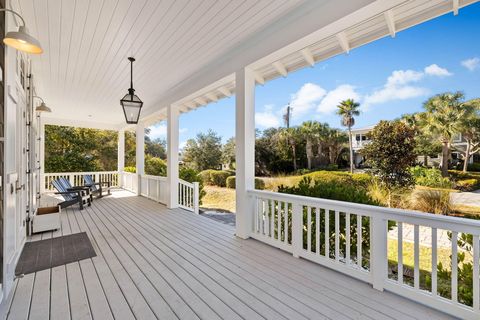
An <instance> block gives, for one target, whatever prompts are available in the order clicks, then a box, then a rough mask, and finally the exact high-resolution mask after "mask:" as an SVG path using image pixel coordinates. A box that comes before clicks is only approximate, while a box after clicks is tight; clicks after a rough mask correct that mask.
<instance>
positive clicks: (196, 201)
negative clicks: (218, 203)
mask: <svg viewBox="0 0 480 320" xmlns="http://www.w3.org/2000/svg"><path fill="white" fill-rule="evenodd" d="M193 212H194V213H195V214H199V213H200V184H199V183H198V182H194V183H193Z"/></svg>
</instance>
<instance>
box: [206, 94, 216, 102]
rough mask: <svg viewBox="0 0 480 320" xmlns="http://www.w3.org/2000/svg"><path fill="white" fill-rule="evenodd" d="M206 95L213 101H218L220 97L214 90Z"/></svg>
mask: <svg viewBox="0 0 480 320" xmlns="http://www.w3.org/2000/svg"><path fill="white" fill-rule="evenodd" d="M205 96H206V97H207V98H208V99H209V100H211V101H213V102H217V101H218V97H217V96H216V95H215V94H214V93H213V92H208V93H206V94H205Z"/></svg>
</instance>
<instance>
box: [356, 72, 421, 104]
mask: <svg viewBox="0 0 480 320" xmlns="http://www.w3.org/2000/svg"><path fill="white" fill-rule="evenodd" d="M423 77H424V73H423V72H419V71H414V70H395V71H393V72H392V74H391V75H390V76H389V77H388V79H387V82H386V83H385V84H384V85H383V87H382V88H381V89H379V90H376V91H374V92H373V93H372V94H370V95H367V96H366V97H365V100H364V102H363V109H365V110H368V108H369V107H370V106H371V105H373V104H380V103H386V102H389V101H393V100H406V99H410V98H415V97H419V96H422V95H425V94H427V93H428V91H427V90H426V89H425V88H421V87H417V86H413V85H412V83H415V82H418V81H420V80H421V79H422V78H423Z"/></svg>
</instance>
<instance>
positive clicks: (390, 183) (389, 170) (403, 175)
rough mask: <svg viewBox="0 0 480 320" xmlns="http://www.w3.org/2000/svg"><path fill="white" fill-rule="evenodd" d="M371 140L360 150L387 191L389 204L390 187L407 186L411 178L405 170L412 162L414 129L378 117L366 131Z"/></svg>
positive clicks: (412, 164)
mask: <svg viewBox="0 0 480 320" xmlns="http://www.w3.org/2000/svg"><path fill="white" fill-rule="evenodd" d="M370 138H371V143H369V144H368V145H366V146H365V147H364V148H363V150H362V153H363V154H364V155H365V156H366V157H367V163H368V164H370V165H371V166H372V168H373V170H372V171H373V173H374V175H375V176H376V177H377V178H378V180H379V181H380V183H381V185H382V186H383V187H385V188H386V190H387V191H388V198H389V199H388V203H389V206H390V205H391V196H392V192H393V191H397V190H401V189H404V188H409V187H411V186H413V185H414V179H413V177H412V174H411V172H410V170H409V168H410V167H412V166H414V165H415V159H416V156H415V153H414V150H415V131H414V130H413V129H412V128H410V127H409V126H407V125H406V124H405V123H403V122H400V121H380V123H379V124H377V125H376V126H375V128H373V130H372V131H371V132H370Z"/></svg>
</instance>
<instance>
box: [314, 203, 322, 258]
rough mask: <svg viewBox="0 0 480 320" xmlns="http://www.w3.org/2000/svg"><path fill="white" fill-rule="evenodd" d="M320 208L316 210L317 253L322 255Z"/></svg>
mask: <svg viewBox="0 0 480 320" xmlns="http://www.w3.org/2000/svg"><path fill="white" fill-rule="evenodd" d="M320 230H321V227H320V208H316V209H315V247H316V248H315V253H316V254H317V255H319V254H320Z"/></svg>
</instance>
